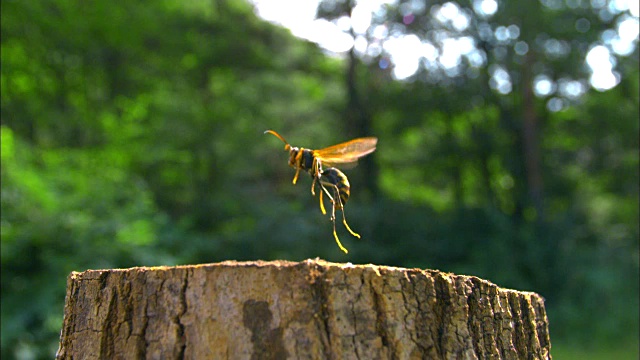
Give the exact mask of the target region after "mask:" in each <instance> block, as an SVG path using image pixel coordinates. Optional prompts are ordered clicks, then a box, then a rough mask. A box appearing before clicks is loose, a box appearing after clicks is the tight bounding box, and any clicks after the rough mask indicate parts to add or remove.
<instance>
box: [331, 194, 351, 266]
mask: <svg viewBox="0 0 640 360" xmlns="http://www.w3.org/2000/svg"><path fill="white" fill-rule="evenodd" d="M332 203H333V208H332V210H331V223H332V224H333V237H334V238H335V239H336V243H337V244H338V247H339V248H340V250H342V251H343V252H344V253H345V254H348V253H349V250H347V248H345V247H344V246H342V243H341V242H340V239H339V238H338V233H337V232H336V202H335V200H332Z"/></svg>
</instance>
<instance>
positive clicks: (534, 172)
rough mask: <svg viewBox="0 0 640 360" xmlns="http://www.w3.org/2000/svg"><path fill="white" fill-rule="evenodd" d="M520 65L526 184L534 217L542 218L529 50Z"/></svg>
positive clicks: (531, 61) (536, 122) (531, 66)
mask: <svg viewBox="0 0 640 360" xmlns="http://www.w3.org/2000/svg"><path fill="white" fill-rule="evenodd" d="M525 59H526V60H525V63H524V65H523V66H522V92H523V93H522V101H523V106H522V110H523V126H522V141H523V147H524V161H525V170H526V172H527V186H528V188H529V197H530V199H531V203H532V204H533V206H534V208H535V209H536V219H537V220H542V218H543V216H544V214H543V198H542V196H543V195H542V170H541V168H540V139H539V136H538V114H537V113H536V108H535V103H534V98H533V97H534V95H533V76H532V71H533V65H534V58H533V55H532V53H531V52H529V53H527V55H526V58H525Z"/></svg>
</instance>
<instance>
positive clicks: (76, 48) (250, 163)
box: [1, 0, 639, 359]
mask: <svg viewBox="0 0 640 360" xmlns="http://www.w3.org/2000/svg"><path fill="white" fill-rule="evenodd" d="M570 60H571V61H577V60H575V59H570ZM637 60H638V50H637V49H636V50H635V52H634V53H633V54H632V55H631V56H629V57H627V58H620V59H619V68H620V69H621V71H622V74H623V77H622V82H621V83H620V85H619V86H617V87H615V88H614V89H612V90H610V91H607V92H595V91H589V92H588V93H587V94H585V95H584V96H582V97H581V98H580V99H579V100H578V101H575V102H573V103H572V104H571V106H569V107H567V108H566V109H565V110H563V111H559V112H549V111H548V110H547V109H546V108H545V104H544V101H543V100H542V99H538V100H536V103H535V104H534V105H535V107H536V109H538V111H539V114H540V117H541V122H540V128H539V131H540V135H539V138H540V152H541V154H542V155H541V158H542V167H541V171H542V174H543V177H544V203H543V204H544V213H539V212H538V211H537V210H536V209H535V206H534V204H533V203H532V201H531V199H530V198H529V197H528V193H527V178H526V176H525V175H526V173H525V171H524V165H523V161H524V160H523V157H522V143H521V139H520V137H521V128H520V123H519V121H520V120H519V117H520V114H519V113H518V112H517V111H516V110H517V109H519V107H518V106H520V105H519V104H520V103H521V100H519V98H518V95H517V94H513V95H509V96H499V95H496V94H495V92H491V91H488V90H487V89H486V88H485V87H483V86H481V85H479V84H482V81H484V83H485V84H486V78H483V77H482V76H480V77H479V78H477V79H476V80H474V79H472V78H470V79H466V80H464V81H452V82H450V83H447V84H445V85H446V86H442V84H440V85H438V86H435V85H430V84H429V83H423V82H419V81H414V82H396V81H393V80H391V79H390V77H389V76H388V73H385V71H384V70H381V69H379V68H376V66H374V65H375V64H373V65H372V63H369V64H367V63H363V64H361V65H360V67H359V68H358V72H357V74H356V80H357V82H358V84H359V86H361V89H363V88H364V89H366V90H365V91H364V95H365V96H364V98H365V99H366V106H367V109H368V111H369V112H370V114H371V117H370V121H371V124H370V127H371V129H372V133H371V134H369V135H372V136H377V137H378V138H379V145H378V150H377V151H376V153H375V154H374V155H373V156H372V159H373V161H374V162H375V164H376V166H377V168H378V169H379V171H378V172H376V173H370V174H369V173H365V170H366V168H364V167H358V168H355V169H350V170H345V172H346V173H347V174H348V175H349V176H350V179H351V185H352V197H351V200H350V202H349V204H347V207H346V211H347V217H348V218H349V222H350V224H351V226H352V228H353V229H354V230H355V231H357V232H360V233H361V234H362V235H363V239H362V240H356V239H354V238H352V237H350V236H349V234H348V233H347V232H346V231H345V230H344V229H343V228H341V227H340V226H339V227H338V232H339V234H340V235H341V239H342V241H343V243H344V244H345V246H346V247H347V248H349V249H350V250H351V251H350V253H349V255H344V254H342V253H341V252H340V250H339V249H338V248H337V246H336V245H335V243H334V241H333V239H332V235H331V225H330V222H329V221H328V219H327V217H323V216H322V215H321V213H320V211H319V209H318V204H317V199H314V198H312V197H311V196H310V194H309V185H310V180H309V179H308V177H306V176H304V177H302V178H301V180H300V181H299V184H298V185H297V186H292V185H291V178H292V176H293V171H292V170H291V169H289V168H288V167H287V164H286V159H287V154H286V153H285V152H284V151H282V143H280V142H279V141H278V140H276V139H274V138H273V137H270V136H264V135H263V131H264V130H266V129H274V130H277V131H279V132H281V133H282V134H283V135H284V136H285V137H286V138H287V140H289V141H290V142H291V143H292V144H293V145H294V146H305V147H311V148H320V147H324V146H327V145H331V144H334V143H337V142H340V141H345V140H348V139H349V138H350V137H354V136H356V135H357V134H354V133H353V126H352V124H350V121H351V120H350V118H349V117H348V116H345V110H344V109H345V107H346V106H347V98H348V94H347V91H346V89H345V81H346V80H345V70H344V61H343V60H340V59H336V58H332V57H327V56H326V55H325V54H323V52H322V51H321V50H319V49H318V48H317V47H316V46H315V45H313V44H310V43H307V42H303V41H301V40H299V39H295V38H294V37H292V36H291V35H290V34H289V33H288V31H286V30H284V29H281V28H278V27H275V26H273V25H270V24H268V23H265V22H263V21H261V20H260V19H258V18H257V17H256V16H255V15H254V13H253V11H252V8H251V6H250V5H248V4H246V3H245V2H242V1H234V0H226V1H223V0H221V1H215V2H199V1H194V2H187V3H183V2H180V1H172V0H165V1H161V2H151V1H143V2H132V3H112V2H107V1H102V0H100V1H93V2H90V3H85V2H80V1H77V0H64V1H56V2H52V1H43V2H21V1H3V2H2V64H1V65H2V77H1V82H2V83H1V85H2V87H1V105H2V107H1V116H2V127H1V143H2V174H1V175H2V178H1V181H2V198H1V210H2V217H1V235H2V243H1V245H2V248H1V250H2V253H1V259H2V269H1V270H2V294H1V298H2V313H1V315H2V335H1V339H2V353H1V355H2V357H3V358H22V359H28V358H43V359H44V358H51V357H52V356H53V354H54V353H55V351H56V349H57V345H58V344H57V341H58V335H59V331H60V328H61V324H62V311H63V304H64V294H65V292H64V289H65V281H66V276H67V275H68V274H69V273H70V272H71V271H83V270H86V269H97V268H115V267H131V266H143V265H174V264H193V263H205V262H214V261H220V260H227V259H238V260H255V259H265V260H268V259H289V260H303V259H305V258H313V257H322V258H325V259H328V260H332V261H341V262H346V261H351V262H354V263H368V262H371V263H376V264H386V265H394V266H405V267H420V268H438V269H441V270H445V271H451V272H457V273H463V274H472V275H477V276H480V277H483V278H486V279H488V280H491V281H493V282H495V283H497V284H499V285H501V286H505V287H512V288H516V289H519V290H530V291H536V292H539V293H540V294H542V295H543V296H544V297H545V298H546V299H547V310H548V313H549V316H550V319H551V333H552V342H553V343H554V344H555V343H562V344H575V345H577V346H581V345H585V346H591V347H592V348H597V347H599V346H604V345H605V344H606V345H611V344H614V345H615V344H618V343H623V342H626V343H628V342H637V338H638V305H639V304H638V268H639V264H638V236H639V232H638V216H639V214H638V121H637V119H638V98H639V95H638V68H637V66H636V65H637V64H636V65H634V64H635V63H637ZM568 61H569V60H567V62H568ZM561 65H562V66H561V67H559V68H558V69H560V70H558V71H562V70H561V69H564V68H566V67H568V68H572V67H574V68H575V67H578V65H576V64H570V63H566V62H565V63H562V64H561ZM549 66H554V65H553V64H551V65H549ZM365 178H367V179H373V180H374V181H373V184H374V186H375V187H376V188H365V187H364V186H359V184H363V182H364V179H365Z"/></svg>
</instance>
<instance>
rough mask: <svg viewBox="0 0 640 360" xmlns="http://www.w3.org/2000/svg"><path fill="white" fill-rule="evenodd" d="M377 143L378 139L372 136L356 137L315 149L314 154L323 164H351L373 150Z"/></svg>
mask: <svg viewBox="0 0 640 360" xmlns="http://www.w3.org/2000/svg"><path fill="white" fill-rule="evenodd" d="M377 143H378V139H377V138H374V137H366V138H358V139H353V140H350V141H347V142H345V143H342V144H337V145H333V146H329V147H327V148H324V149H320V150H316V151H314V155H315V156H316V157H317V158H318V159H320V161H321V162H322V164H323V166H334V165H345V164H353V163H355V162H357V161H358V159H359V158H361V157H363V156H365V155H368V154H371V153H372V152H374V151H375V150H376V144H377ZM343 167H344V166H343Z"/></svg>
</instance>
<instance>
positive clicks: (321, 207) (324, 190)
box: [318, 181, 334, 215]
mask: <svg viewBox="0 0 640 360" xmlns="http://www.w3.org/2000/svg"><path fill="white" fill-rule="evenodd" d="M318 184H319V185H320V187H321V188H322V191H321V192H320V196H319V197H320V211H322V215H326V214H327V211H326V210H325V209H324V199H323V198H322V193H325V194H327V196H328V197H329V200H331V202H332V203H333V202H334V200H333V197H332V196H331V194H329V191H328V190H327V188H325V187H324V185H322V183H321V182H320V181H318Z"/></svg>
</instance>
